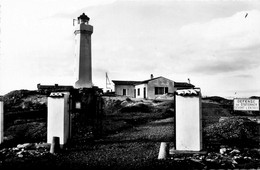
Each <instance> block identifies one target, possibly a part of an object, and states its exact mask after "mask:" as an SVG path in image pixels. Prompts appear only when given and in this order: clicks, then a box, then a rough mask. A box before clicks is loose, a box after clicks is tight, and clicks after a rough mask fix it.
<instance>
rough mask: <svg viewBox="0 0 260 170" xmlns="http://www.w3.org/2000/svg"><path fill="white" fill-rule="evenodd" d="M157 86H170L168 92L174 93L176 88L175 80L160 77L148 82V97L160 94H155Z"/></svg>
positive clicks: (152, 97)
mask: <svg viewBox="0 0 260 170" xmlns="http://www.w3.org/2000/svg"><path fill="white" fill-rule="evenodd" d="M155 87H168V93H173V92H174V91H175V90H176V88H175V87H174V81H172V80H169V79H166V78H163V77H160V78H158V79H154V80H151V81H149V82H148V84H147V98H148V99H155V98H156V97H157V96H159V95H155Z"/></svg>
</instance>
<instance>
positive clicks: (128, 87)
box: [115, 85, 135, 97]
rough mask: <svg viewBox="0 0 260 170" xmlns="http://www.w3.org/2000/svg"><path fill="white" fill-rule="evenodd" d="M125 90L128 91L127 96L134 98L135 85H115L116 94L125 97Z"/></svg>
mask: <svg viewBox="0 0 260 170" xmlns="http://www.w3.org/2000/svg"><path fill="white" fill-rule="evenodd" d="M123 89H126V96H129V97H134V89H135V88H134V86H133V85H115V94H116V95H123Z"/></svg>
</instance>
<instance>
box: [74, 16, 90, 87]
mask: <svg viewBox="0 0 260 170" xmlns="http://www.w3.org/2000/svg"><path fill="white" fill-rule="evenodd" d="M75 21H76V22H75ZM88 22H89V17H88V16H87V15H85V13H83V14H82V15H80V16H79V17H78V18H77V19H74V23H73V25H74V27H75V31H74V34H75V57H76V63H75V64H76V65H75V76H76V82H75V88H91V87H92V86H93V84H92V67H91V34H92V33H93V26H91V25H89V24H88Z"/></svg>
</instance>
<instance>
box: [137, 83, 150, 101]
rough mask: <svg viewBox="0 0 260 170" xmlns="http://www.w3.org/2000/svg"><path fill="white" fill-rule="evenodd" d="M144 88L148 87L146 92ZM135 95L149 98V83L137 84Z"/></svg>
mask: <svg viewBox="0 0 260 170" xmlns="http://www.w3.org/2000/svg"><path fill="white" fill-rule="evenodd" d="M144 88H146V90H145V92H144ZM138 89H139V91H140V94H139V95H138ZM135 93H136V95H135V97H136V98H148V96H147V84H139V85H136V86H135ZM144 93H145V96H146V97H145V96H144Z"/></svg>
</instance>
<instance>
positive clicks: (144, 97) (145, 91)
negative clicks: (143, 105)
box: [144, 87, 146, 99]
mask: <svg viewBox="0 0 260 170" xmlns="http://www.w3.org/2000/svg"><path fill="white" fill-rule="evenodd" d="M145 98H146V88H145V87H144V99H145Z"/></svg>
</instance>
